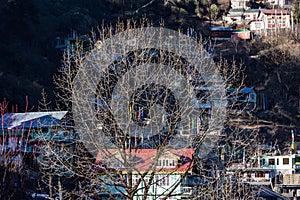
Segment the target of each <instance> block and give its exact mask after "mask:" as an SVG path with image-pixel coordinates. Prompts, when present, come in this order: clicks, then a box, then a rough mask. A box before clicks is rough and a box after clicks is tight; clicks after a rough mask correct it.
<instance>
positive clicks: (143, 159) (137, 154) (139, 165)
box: [96, 148, 195, 173]
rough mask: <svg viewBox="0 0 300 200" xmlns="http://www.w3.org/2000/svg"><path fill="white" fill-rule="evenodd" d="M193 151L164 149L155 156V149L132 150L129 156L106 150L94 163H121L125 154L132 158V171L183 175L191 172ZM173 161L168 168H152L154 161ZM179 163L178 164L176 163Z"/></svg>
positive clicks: (119, 151) (124, 171)
mask: <svg viewBox="0 0 300 200" xmlns="http://www.w3.org/2000/svg"><path fill="white" fill-rule="evenodd" d="M194 152H195V151H194V149H191V148H184V149H166V150H164V151H163V153H162V154H161V155H159V156H157V155H158V154H157V149H138V150H132V152H131V154H129V151H128V150H126V151H125V152H122V151H121V150H118V149H106V150H103V151H100V152H99V153H98V155H97V158H96V163H108V164H109V160H112V159H119V160H120V161H121V162H122V163H123V159H122V158H124V157H125V154H126V155H127V156H128V155H130V156H131V157H132V158H134V162H135V164H134V167H133V168H134V171H136V172H140V173H141V172H150V171H155V172H156V173H166V172H167V173H184V172H186V171H187V170H188V172H191V171H192V165H193V160H192V156H193V154H194ZM157 158H159V159H162V158H163V159H165V158H167V159H172V158H173V159H174V160H176V164H175V166H168V167H159V166H156V167H152V166H153V164H154V163H155V159H157ZM178 161H179V162H178ZM116 170H117V171H122V172H123V173H126V172H127V170H126V169H124V168H122V167H120V168H119V169H116Z"/></svg>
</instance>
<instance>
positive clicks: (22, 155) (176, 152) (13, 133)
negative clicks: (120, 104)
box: [0, 88, 300, 200]
mask: <svg viewBox="0 0 300 200" xmlns="http://www.w3.org/2000/svg"><path fill="white" fill-rule="evenodd" d="M198 90H206V91H207V92H209V88H198ZM227 95H228V96H229V98H228V101H229V103H230V102H237V103H240V104H244V105H245V107H247V109H250V110H252V109H258V108H257V102H259V95H258V94H257V92H256V91H255V89H254V88H241V89H237V88H232V89H230V90H228V91H227ZM210 106H211V104H209V103H205V104H201V103H200V104H199V108H209V107H210ZM224 106H225V105H224ZM66 118H67V112H66V111H53V112H28V113H7V114H5V115H3V116H2V117H1V134H0V155H1V161H3V162H4V161H6V160H7V158H8V157H7V155H9V156H10V160H13V162H15V164H17V165H19V166H23V167H28V168H31V169H33V170H36V171H39V170H40V166H41V162H42V161H41V159H43V156H44V155H45V152H44V151H45V148H44V144H45V143H47V142H51V144H55V147H54V148H53V149H54V150H55V151H56V153H57V155H59V154H61V153H62V151H60V150H61V148H65V147H67V146H69V149H71V150H70V151H71V152H75V149H76V143H74V141H76V140H77V139H78V134H77V133H76V131H75V130H74V129H73V127H72V126H69V125H68V123H67V120H66ZM190 123H191V125H190V128H191V131H193V132H191V134H193V135H195V132H197V131H199V129H198V128H197V126H198V124H197V121H196V120H195V121H193V119H191V120H190ZM72 149H73V151H72ZM107 151H109V153H108V154H107V152H106V153H103V152H101V151H100V152H99V153H98V155H97V158H96V160H95V164H96V165H97V166H99V168H98V169H97V170H99V169H100V171H99V172H101V167H102V168H103V167H105V169H106V170H107V166H109V170H108V171H109V172H111V173H116V172H118V173H121V174H123V175H124V176H126V175H127V174H128V168H126V167H124V165H125V164H124V154H122V152H121V151H119V150H118V149H107ZM157 151H158V149H157V148H153V147H151V146H149V147H148V148H146V147H145V148H144V147H143V148H140V149H138V150H136V151H135V152H133V153H132V154H131V157H132V159H134V163H135V164H134V167H133V169H138V170H137V171H136V172H135V171H134V170H133V171H132V185H133V186H134V185H137V192H136V194H135V196H134V199H136V200H137V199H142V197H143V195H144V192H145V188H146V185H147V183H148V184H149V183H150V187H149V188H147V196H148V197H147V199H160V198H164V197H165V196H166V195H167V194H168V193H169V192H171V193H172V196H170V197H169V198H168V199H169V200H170V199H189V198H191V196H192V195H196V194H197V192H198V191H197V189H196V188H197V185H199V184H202V182H201V180H200V179H199V174H198V172H197V171H199V170H197V167H198V164H197V163H196V161H195V160H194V157H195V156H196V155H197V151H196V150H195V148H192V147H186V148H169V149H165V150H164V151H162V152H161V153H160V154H158V152H157ZM157 155H159V156H158V157H157ZM61 157H62V156H61ZM296 157H297V155H294V158H291V161H286V160H284V161H281V158H278V159H279V160H280V162H279V163H281V162H282V163H281V164H282V165H285V164H286V163H289V165H288V166H292V167H294V166H295V165H294V164H295V163H297V162H298V160H297V158H296ZM284 158H286V157H284ZM299 158H300V157H299ZM274 159H275V160H276V159H277V158H276V157H274ZM293 159H295V161H294V160H293ZM125 160H126V156H125ZM269 160H270V159H267V161H265V162H263V161H262V162H261V163H262V164H261V168H262V167H263V166H265V165H266V162H268V163H269V164H268V166H270V161H269ZM225 161H226V160H223V162H225ZM276 162H277V161H276ZM276 162H275V164H276ZM284 163H285V164H284ZM247 169H248V168H247ZM249 169H251V168H249ZM299 169H300V168H299ZM57 170H58V169H57ZM95 170H96V169H95ZM272 170H273V169H270V170H267V172H268V173H270V174H271V171H272ZM145 172H148V173H149V174H147V175H145V176H143V177H142V176H141V174H143V173H145ZM150 172H151V173H150ZM152 172H154V173H152ZM251 172H252V171H251ZM293 172H294V173H295V174H296V173H297V172H298V171H297V170H296V169H295V170H293ZM281 173H282V174H284V173H285V174H292V171H291V170H290V171H286V172H284V171H281ZM99 174H101V173H99ZM151 175H152V178H151ZM66 176H67V175H66ZM99 176H101V175H99ZM141 177H142V179H141ZM247 177H248V176H247ZM255 177H256V175H255V176H254V178H255ZM268 177H269V181H270V183H271V181H272V178H273V177H275V175H274V176H272V175H269V176H268ZM254 180H256V179H254ZM283 180H286V179H285V178H283ZM149 181H150V182H149ZM99 184H100V183H99ZM102 184H103V183H102ZM108 187H112V186H111V185H110V184H109V185H107V186H106V187H105V188H106V189H104V191H103V192H102V193H99V195H100V196H101V198H103V199H105V198H108V199H109V195H108V194H107V191H106V190H107V188H108ZM115 187H117V188H118V189H116V188H115V192H114V194H113V195H115V197H116V198H119V199H122V197H121V196H122V195H120V191H124V188H123V189H120V186H119V185H117V186H115ZM281 189H282V190H284V189H285V188H284V187H283V186H282V187H281ZM110 190H111V191H113V190H112V188H111V189H110ZM284 191H285V190H284ZM110 195H111V194H110Z"/></svg>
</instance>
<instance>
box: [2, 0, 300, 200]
mask: <svg viewBox="0 0 300 200" xmlns="http://www.w3.org/2000/svg"><path fill="white" fill-rule="evenodd" d="M76 2H77V1H76ZM78 2H79V3H81V1H78ZM78 2H77V3H78ZM151 2H152V1H149V2H148V3H149V4H147V3H145V4H142V5H139V6H140V7H139V6H137V9H136V10H137V11H138V12H142V10H143V9H145V10H147V9H148V8H149V9H150V8H151V6H153V5H152V3H151ZM153 2H154V1H153ZM164 2H165V4H167V5H169V6H170V7H172V8H173V7H174V5H177V4H180V1H164ZM295 2H296V3H297V1H295ZM215 3H218V2H215ZM86 4H87V5H88V4H89V3H86ZM90 4H91V5H92V3H91V2H90ZM123 4H124V2H123ZM137 4H138V3H137ZM153 4H155V3H153ZM112 5H121V1H120V2H119V1H113V4H112ZM224 5H227V8H228V10H227V9H225V10H227V12H224V15H223V16H220V14H216V15H213V14H212V12H213V10H211V9H208V10H207V11H203V12H202V14H204V15H205V13H206V12H208V13H209V14H208V15H207V16H208V18H207V20H204V21H203V23H202V24H201V27H199V28H197V27H194V26H191V27H185V26H181V25H180V22H175V23H174V24H175V25H174V27H175V28H173V29H174V30H176V31H178V32H180V33H184V34H187V35H189V37H191V38H192V37H197V36H198V35H199V34H200V33H202V34H203V35H205V36H206V38H205V40H204V44H205V49H206V51H207V55H206V56H207V57H209V58H211V59H213V60H214V61H216V62H218V61H222V59H221V58H224V59H228V63H229V65H232V66H233V63H235V60H234V59H233V58H232V57H233V56H234V57H235V59H236V62H237V64H241V65H242V66H243V68H242V69H243V70H242V71H243V73H245V74H246V76H247V78H245V80H243V82H244V83H243V84H242V85H237V84H236V83H233V84H232V85H231V86H229V87H228V88H227V89H226V95H227V98H228V99H227V100H228V105H230V109H232V113H231V112H230V114H231V116H232V118H230V119H229V122H228V124H227V126H226V127H225V128H224V129H222V130H218V131H216V132H212V133H211V135H209V134H210V133H209V134H208V136H206V139H207V140H215V141H216V145H215V146H214V147H213V148H211V149H210V150H209V152H208V153H207V156H204V157H202V153H201V151H203V149H202V148H204V147H203V145H202V146H201V145H200V146H197V145H196V144H198V143H191V145H188V146H184V145H183V144H185V143H186V142H187V141H190V140H191V141H198V140H200V141H202V139H203V138H199V137H198V135H201V134H203V133H204V132H205V131H207V124H208V123H209V120H211V118H210V117H211V116H212V115H211V113H210V111H209V110H210V109H211V108H212V106H213V103H212V102H210V101H208V102H205V103H203V102H201V100H203V94H205V95H206V94H209V93H211V92H212V90H213V87H207V86H202V87H201V86H199V87H198V86H195V91H196V93H197V94H199V95H197V98H198V99H197V102H198V103H197V109H200V110H201V111H203V113H204V114H203V115H202V116H198V118H189V119H188V130H187V133H186V135H184V134H182V132H180V131H179V133H178V135H176V139H177V140H180V141H181V142H182V143H181V142H179V143H177V142H176V144H177V145H178V146H172V148H170V146H164V145H163V144H164V143H165V140H166V141H168V142H169V139H168V137H161V136H160V135H159V134H158V135H153V136H151V137H149V136H148V138H147V137H145V138H144V137H137V136H128V137H127V138H126V137H125V139H124V138H122V139H123V140H122V142H124V144H123V143H122V145H123V146H122V145H120V143H118V142H119V140H118V139H116V140H114V139H113V140H111V141H106V140H105V141H104V143H105V145H104V147H105V148H104V149H102V150H99V151H97V152H95V154H92V153H91V152H90V151H89V150H90V149H88V148H87V147H86V146H84V144H83V143H82V140H80V136H81V135H80V134H81V133H80V130H76V126H74V121H73V119H72V117H71V116H72V114H71V111H69V110H68V108H67V107H66V108H62V109H53V105H51V106H48V107H47V106H46V107H47V109H48V108H50V109H49V110H47V109H46V111H45V110H44V111H38V110H35V109H32V110H29V109H25V110H26V112H22V111H21V110H17V108H16V109H14V110H10V108H9V107H8V105H9V104H8V102H6V101H3V102H2V103H1V106H0V107H1V108H2V111H3V112H2V113H1V114H2V117H1V122H2V123H1V131H0V152H1V153H0V154H1V157H0V159H1V164H0V167H1V170H0V174H1V177H4V178H3V181H0V190H1V191H0V195H1V196H0V199H2V198H3V199H5V198H6V197H8V196H10V197H9V198H11V199H55V200H56V199H88V198H89V199H135V200H138V199H168V200H171V199H193V198H194V199H242V198H248V199H251V198H253V199H258V198H260V199H299V198H300V142H299V138H298V137H299V130H300V129H299V125H300V124H299V123H300V122H299V113H300V101H299V97H300V94H299V92H300V87H299V82H300V80H299V77H300V76H298V74H299V70H298V69H297V68H298V66H299V61H300V60H299V59H300V58H299V55H300V53H299V52H300V45H299V42H300V27H299V16H298V23H296V20H295V19H294V16H295V10H294V9H293V8H294V5H293V2H290V1H284V0H280V1H265V2H252V1H249V2H248V1H244V0H243V1H240V0H231V2H225V3H224V2H222V3H220V5H219V8H220V9H224V8H226V6H224ZM228 5H230V8H229V6H228ZM134 6H135V5H134ZM134 6H132V5H131V9H130V10H132V7H134ZM155 6H157V5H155ZM210 8H211V7H210ZM297 8H299V7H297ZM179 10H180V9H179ZM186 10H188V8H187V9H186ZM137 11H136V12H137ZM150 11H151V12H152V10H150ZM296 11H297V10H296ZM138 12H137V13H138ZM182 12H183V11H182ZM122 13H123V15H125V16H126V15H129V14H130V13H131V12H129V11H125V8H124V10H122ZM173 15H174V14H172V15H170V16H173ZM198 15H200V14H199V13H198ZM298 15H299V13H298ZM203 18H204V17H203ZM194 20H195V16H193V17H192V21H194ZM201 20H202V19H201ZM179 21H180V20H179ZM170 24H171V23H170ZM170 24H168V23H167V26H170ZM70 29H71V31H70V30H68V32H67V33H66V31H65V32H64V31H61V34H56V35H55V37H52V38H51V48H52V50H51V51H48V50H45V52H44V61H43V63H49V62H53V61H52V60H51V59H54V57H55V56H54V54H58V55H61V54H62V53H63V52H66V51H68V52H70V53H71V54H72V52H75V53H76V47H77V45H78V44H81V45H83V47H84V48H83V50H84V51H89V50H90V48H91V46H90V40H89V38H88V34H86V32H82V30H80V29H79V28H78V29H76V27H72V28H70ZM201 29H203V31H201ZM78 42H79V43H78ZM48 48H49V47H48ZM32 49H35V47H32ZM53 50H54V51H55V53H54V54H53V55H50V54H49V52H52V51H53ZM146 53H147V55H150V57H151V58H152V59H155V58H156V57H155V56H157V54H159V53H158V52H156V50H151V51H149V52H146ZM272 56H274V58H272ZM51 57H52V58H51ZM270 58H271V59H270ZM55 59H56V58H55ZM262 63H263V65H262ZM46 65H48V64H46ZM116 65H119V64H116ZM116 65H115V66H116ZM119 67H120V66H119ZM58 68H59V67H58ZM184 70H186V68H180V69H179V71H184ZM50 71H52V69H51V70H50ZM187 71H188V70H186V71H185V72H183V73H188V72H187ZM28 72H29V73H30V71H28ZM3 73H4V72H3ZM1 76H2V75H1ZM42 76H43V75H42ZM106 81H107V80H106ZM193 84H194V83H193ZM37 85H38V86H37ZM195 85H197V84H195ZM36 86H37V87H38V88H41V85H39V83H35V86H31V89H32V90H36V88H35V87H36ZM34 88H35V89H34ZM48 89H52V86H51V87H49V88H48ZM5 94H9V93H7V92H6V93H5ZM104 94H105V95H107V94H106V93H103V94H102V95H104ZM147 94H148V93H147ZM50 95H51V94H50ZM105 95H104V96H105ZM10 96H11V95H10ZM146 96H147V95H146ZM105 97H108V96H105ZM18 98H19V97H18ZM143 100H145V99H142V100H140V101H143ZM18 101H20V99H19V100H18ZM134 103H136V102H134ZM138 103H140V102H138ZM26 104H27V105H26V107H28V104H29V103H28V101H26ZM228 105H227V106H228ZM43 106H45V105H43ZM96 107H97V108H96V111H97V116H101V114H102V113H103V112H104V111H105V110H106V109H107V108H106V107H105V106H104V103H103V102H102V101H98V102H97V106H96ZM50 110H58V111H50ZM128 110H129V115H130V117H129V119H130V120H132V121H134V122H136V123H141V122H142V124H143V126H146V125H145V124H147V120H148V119H147V117H148V116H146V115H147V112H146V109H145V107H143V106H141V105H140V104H133V105H130V107H129V108H128ZM20 111H21V112H20ZM237 113H238V114H237ZM166 124H167V125H166V126H169V127H171V124H172V123H171V120H169V121H168V120H167V121H166ZM106 125H107V124H105V123H104V124H100V125H99V124H98V125H97V130H98V129H99V130H101V131H102V130H106V128H107V127H106ZM110 131H111V130H110ZM165 133H166V134H168V133H169V130H163V132H162V135H163V136H164V134H165ZM176 134H177V133H176ZM177 136H178V138H177ZM115 137H116V138H117V136H116V135H115ZM122 137H124V136H122ZM119 139H120V138H119ZM106 143H107V144H108V145H107V146H106ZM199 144H202V143H201V142H199ZM203 144H205V143H203ZM120 146H122V148H124V149H122V148H121V147H120ZM160 146H161V147H160ZM181 146H184V148H182V147H181ZM101 148H102V146H101ZM101 148H100V149H101ZM120 149H121V150H120ZM131 149H134V151H131ZM122 150H124V151H122ZM132 169H134V170H132ZM203 169H204V170H203ZM145 196H146V198H145Z"/></svg>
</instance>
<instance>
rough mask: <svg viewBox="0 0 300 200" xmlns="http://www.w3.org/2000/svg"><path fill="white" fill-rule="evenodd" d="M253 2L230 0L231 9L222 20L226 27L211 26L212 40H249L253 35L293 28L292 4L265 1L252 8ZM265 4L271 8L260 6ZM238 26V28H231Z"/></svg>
mask: <svg viewBox="0 0 300 200" xmlns="http://www.w3.org/2000/svg"><path fill="white" fill-rule="evenodd" d="M254 3H255V2H254V1H252V0H250V1H248V0H231V9H230V10H229V11H228V14H227V15H226V16H223V19H222V20H223V22H225V24H228V25H230V26H228V27H218V26H216V27H211V39H213V40H216V41H218V40H232V39H233V40H236V39H243V40H250V39H252V38H253V36H267V35H272V34H273V35H276V33H279V32H280V31H281V30H289V29H293V19H292V16H293V12H292V4H291V3H290V2H288V1H285V0H276V1H265V3H264V4H263V3H262V2H261V4H259V5H258V6H256V7H258V8H253V6H251V5H253V4H254ZM266 4H268V5H269V6H271V7H272V9H267V8H261V7H259V6H263V7H266ZM232 26H238V27H240V29H238V30H236V29H233V28H232Z"/></svg>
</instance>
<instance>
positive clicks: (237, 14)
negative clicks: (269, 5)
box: [224, 8, 259, 24]
mask: <svg viewBox="0 0 300 200" xmlns="http://www.w3.org/2000/svg"><path fill="white" fill-rule="evenodd" d="M258 14H259V9H248V10H245V9H243V8H231V9H230V10H229V13H228V14H227V16H226V17H224V20H225V21H226V22H227V23H236V24H247V23H248V22H249V21H251V20H255V19H257V18H258Z"/></svg>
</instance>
